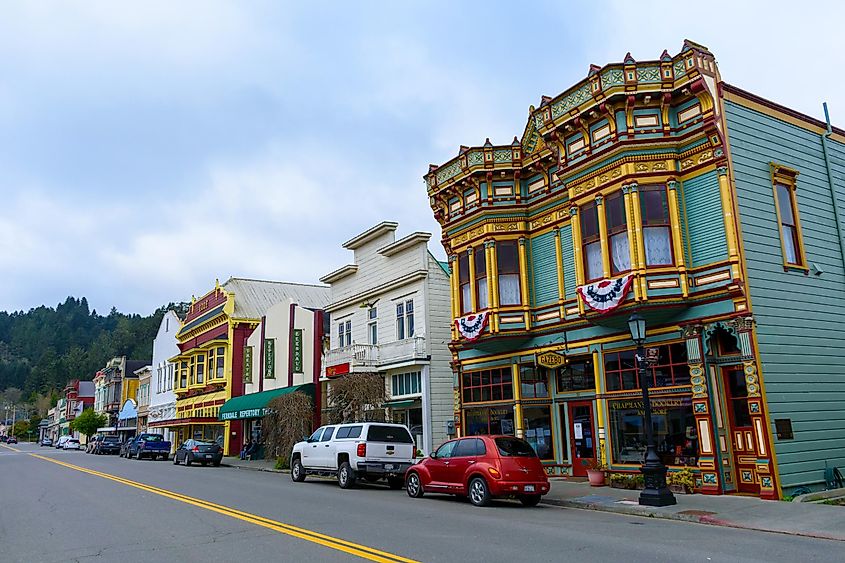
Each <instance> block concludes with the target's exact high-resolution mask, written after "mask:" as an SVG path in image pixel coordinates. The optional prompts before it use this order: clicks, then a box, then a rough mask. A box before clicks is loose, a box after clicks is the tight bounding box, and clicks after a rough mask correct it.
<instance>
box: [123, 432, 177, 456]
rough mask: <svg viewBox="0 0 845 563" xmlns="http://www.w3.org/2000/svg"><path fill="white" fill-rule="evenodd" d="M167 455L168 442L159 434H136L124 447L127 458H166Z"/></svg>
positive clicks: (168, 454)
mask: <svg viewBox="0 0 845 563" xmlns="http://www.w3.org/2000/svg"><path fill="white" fill-rule="evenodd" d="M168 456H170V442H168V441H167V440H165V439H164V436H162V435H161V434H150V433H148V432H144V433H143V434H138V435H137V436H135V438H134V439H132V440H131V441H130V442H129V446H128V447H127V448H126V457H127V459H129V458H133V457H134V458H136V459H139V460H140V459H144V458H145V457H148V458H150V459H156V458H161V459H165V460H166V459H167V458H168Z"/></svg>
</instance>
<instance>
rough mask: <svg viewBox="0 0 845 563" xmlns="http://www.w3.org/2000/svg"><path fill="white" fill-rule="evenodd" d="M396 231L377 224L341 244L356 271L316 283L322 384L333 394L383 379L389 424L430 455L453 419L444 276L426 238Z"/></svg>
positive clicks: (334, 274) (387, 224) (341, 271)
mask: <svg viewBox="0 0 845 563" xmlns="http://www.w3.org/2000/svg"><path fill="white" fill-rule="evenodd" d="M397 227H398V223H393V222H387V221H386V222H383V223H379V224H378V225H376V226H374V227H373V228H371V229H368V230H367V231H365V232H363V233H361V234H359V235H358V236H356V237H354V238H352V239H351V240H349V241H347V242H346V243H344V244H343V248H345V249H347V250H351V251H352V252H353V256H354V259H353V263H352V264H349V265H346V266H344V267H342V268H340V269H338V270H336V271H334V272H332V273H330V274H328V275H326V276H323V277H322V278H321V279H320V281H321V282H323V283H327V284H329V285H330V286H331V304H329V306H328V307H327V309H326V310H327V311H328V312H329V314H330V317H331V318H330V327H331V331H330V332H331V336H330V341H329V342H330V345H329V350H328V351H327V352H326V357H325V362H324V363H325V369H324V378H323V379H324V382H325V385H326V387H327V389H326V392H327V393H328V394H330V393H331V381H332V380H333V379H335V378H338V377H354V376H355V374H356V373H361V372H370V373H379V374H381V375H382V376H383V377H384V380H385V387H386V390H387V395H388V402H387V406H388V407H389V416H390V419H391V420H392V421H393V422H398V423H402V424H405V425H407V426H408V428H409V429H410V430H411V434H412V435H413V436H414V437H415V439H416V441H417V447H418V448H419V449H421V450H423V451H424V452H426V453H428V452H431V451H432V447H433V446H436V445H437V444H439V443H440V442H442V441H443V440H445V439H446V438H447V437H448V435H449V434H448V431H449V429H450V428H451V426H450V423H451V420H452V413H453V403H454V396H453V387H454V382H453V374H452V370H451V368H450V366H449V362H450V360H451V355H450V353H449V349H448V343H449V339H450V331H449V326H450V324H451V318H450V304H449V300H450V298H449V274H448V268H447V266H446V265H445V264H442V263H440V262H438V261H437V260H436V259H435V258H434V256H433V255H432V254H431V253H430V252H429V251H428V241H429V239H430V238H431V234H430V233H421V232H416V233H412V234H410V235H408V236H405V237H403V238H401V239H399V240H396V236H395V232H396V229H397ZM324 395H325V393H324ZM324 406H325V404H324Z"/></svg>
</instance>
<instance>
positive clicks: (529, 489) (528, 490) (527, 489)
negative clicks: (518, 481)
mask: <svg viewBox="0 0 845 563" xmlns="http://www.w3.org/2000/svg"><path fill="white" fill-rule="evenodd" d="M525 492H526V493H533V492H534V485H525Z"/></svg>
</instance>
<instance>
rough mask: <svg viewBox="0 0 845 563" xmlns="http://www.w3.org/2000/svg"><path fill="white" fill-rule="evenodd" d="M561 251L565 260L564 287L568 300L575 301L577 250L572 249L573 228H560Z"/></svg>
mask: <svg viewBox="0 0 845 563" xmlns="http://www.w3.org/2000/svg"><path fill="white" fill-rule="evenodd" d="M560 249H561V257H562V258H563V285H564V290H565V291H566V299H575V250H574V249H573V248H572V226H571V225H564V226H562V227H561V228H560Z"/></svg>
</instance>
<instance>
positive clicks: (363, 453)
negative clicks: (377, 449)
mask: <svg viewBox="0 0 845 563" xmlns="http://www.w3.org/2000/svg"><path fill="white" fill-rule="evenodd" d="M356 453H357V454H358V457H367V444H366V443H362V444H358V451H357V452H356Z"/></svg>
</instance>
